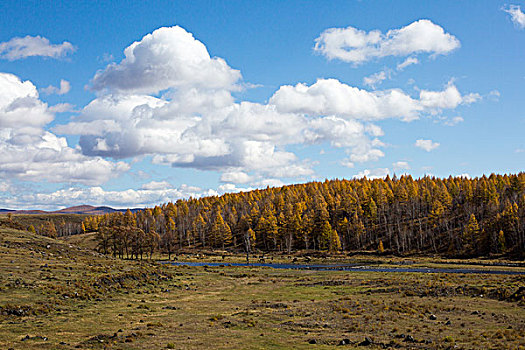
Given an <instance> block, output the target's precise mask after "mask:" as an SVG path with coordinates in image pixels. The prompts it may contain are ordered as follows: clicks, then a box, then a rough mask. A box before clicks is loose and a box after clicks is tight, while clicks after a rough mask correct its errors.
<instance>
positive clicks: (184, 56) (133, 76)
mask: <svg viewBox="0 0 525 350" xmlns="http://www.w3.org/2000/svg"><path fill="white" fill-rule="evenodd" d="M124 55H125V58H124V59H123V60H122V61H121V62H120V63H119V64H116V63H113V64H110V65H109V66H107V67H106V69H104V70H103V71H100V72H98V73H97V74H96V75H95V77H94V78H93V80H92V88H93V89H94V90H104V89H109V90H113V91H119V92H126V93H146V94H149V93H157V92H159V91H162V90H166V89H169V88H173V87H177V88H191V87H197V88H200V89H227V90H231V89H234V88H235V84H236V83H237V81H238V80H239V79H241V74H240V72H239V71H238V70H234V69H232V68H230V67H229V66H228V64H227V63H226V61H224V60H223V59H222V58H217V57H214V58H212V57H210V54H209V53H208V50H207V49H206V46H204V44H203V43H201V42H200V41H198V40H196V39H195V38H194V37H193V35H192V34H191V33H188V32H187V31H186V30H184V29H183V28H181V27H179V26H175V27H170V28H168V27H163V28H159V29H157V30H155V31H154V32H153V33H151V34H148V35H146V36H145V37H143V38H142V40H141V41H137V42H134V43H133V44H131V45H130V46H128V47H127V48H126V49H125V50H124Z"/></svg>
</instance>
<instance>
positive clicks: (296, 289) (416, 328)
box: [0, 228, 525, 349]
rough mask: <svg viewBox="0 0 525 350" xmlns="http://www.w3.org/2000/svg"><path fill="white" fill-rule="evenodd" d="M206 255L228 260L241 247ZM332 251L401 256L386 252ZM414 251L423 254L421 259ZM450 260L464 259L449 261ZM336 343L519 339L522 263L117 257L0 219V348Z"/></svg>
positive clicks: (468, 343) (524, 337)
mask: <svg viewBox="0 0 525 350" xmlns="http://www.w3.org/2000/svg"><path fill="white" fill-rule="evenodd" d="M80 243H81V242H80ZM178 258H179V259H182V258H183V257H182V256H180V255H179V257H178ZM205 259H209V260H210V261H211V260H215V261H223V262H224V263H227V262H229V261H237V260H236V259H242V256H238V255H231V254H226V255H225V256H221V255H217V256H215V257H206V258H205ZM270 259H271V258H270ZM275 259H276V260H277V259H285V257H283V256H280V257H277V256H276V257H275ZM297 259H299V260H301V261H303V260H306V257H297ZM312 259H313V260H312V261H313V262H316V261H317V260H315V259H320V257H319V258H315V257H312ZM330 259H332V258H330ZM333 259H334V260H333V261H336V260H337V259H344V260H345V261H346V262H352V261H354V262H355V261H357V262H362V261H364V260H367V261H375V262H376V263H377V264H386V263H388V262H389V261H390V260H392V262H393V263H396V264H397V263H406V262H407V260H406V259H404V258H403V259H402V258H392V257H386V256H383V257H380V258H377V257H373V256H359V257H349V256H344V257H343V256H339V258H336V257H334V258H333ZM205 261H206V260H205ZM412 262H413V264H414V265H421V266H424V265H428V264H430V263H431V260H425V259H421V260H418V259H412ZM460 262H461V263H463V264H466V263H469V261H457V262H454V263H460ZM472 262H475V263H477V264H481V263H482V261H472ZM471 267H472V266H471ZM474 267H475V268H487V267H482V266H479V265H475V266H474ZM506 269H512V270H514V271H523V270H524V268H523V267H506ZM337 345H341V346H342V347H343V348H349V349H351V348H360V349H362V348H371V349H382V348H402V349H448V348H462V349H472V348H474V349H519V348H523V347H525V275H475V274H468V275H467V274H441V273H440V274H423V273H381V272H376V273H370V272H343V271H311V270H277V269H272V268H263V267H228V266H222V267H221V266H216V267H210V266H203V267H189V266H172V265H168V264H159V263H155V262H153V261H149V260H142V261H140V260H139V261H136V260H122V259H116V258H113V257H112V255H111V254H109V255H104V254H101V253H99V252H96V251H93V250H91V249H89V248H82V247H78V246H76V245H74V243H73V242H71V241H69V239H68V241H63V240H62V241H61V240H56V239H52V238H47V237H42V236H40V235H36V234H32V233H29V232H24V231H18V230H14V229H5V228H2V229H0V348H2V349H287V348H288V349H328V348H333V347H334V346H337Z"/></svg>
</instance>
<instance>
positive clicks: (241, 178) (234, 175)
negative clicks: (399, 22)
mask: <svg viewBox="0 0 525 350" xmlns="http://www.w3.org/2000/svg"><path fill="white" fill-rule="evenodd" d="M252 180H253V178H252V177H251V176H250V175H248V174H246V173H245V172H242V171H231V172H226V173H223V174H222V175H221V182H230V183H236V184H244V183H248V182H250V181H252Z"/></svg>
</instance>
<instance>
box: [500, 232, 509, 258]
mask: <svg viewBox="0 0 525 350" xmlns="http://www.w3.org/2000/svg"><path fill="white" fill-rule="evenodd" d="M498 249H499V251H500V252H501V253H505V251H506V250H507V247H506V244H505V234H504V233H503V230H500V231H499V233H498Z"/></svg>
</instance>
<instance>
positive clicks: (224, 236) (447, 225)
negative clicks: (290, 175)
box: [82, 172, 525, 258]
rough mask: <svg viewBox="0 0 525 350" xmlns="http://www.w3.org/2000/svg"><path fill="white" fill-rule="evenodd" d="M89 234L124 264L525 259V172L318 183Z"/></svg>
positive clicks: (115, 222)
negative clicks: (380, 257) (375, 254)
mask: <svg viewBox="0 0 525 350" xmlns="http://www.w3.org/2000/svg"><path fill="white" fill-rule="evenodd" d="M82 230H84V231H86V232H96V239H97V242H98V248H99V250H100V251H101V252H103V253H106V254H113V255H114V256H119V257H122V258H142V257H144V256H148V255H149V256H151V255H152V254H153V252H155V251H157V250H160V251H161V252H162V253H166V254H168V255H169V256H170V257H171V255H172V254H173V253H176V252H177V251H179V250H180V249H188V248H196V249H220V250H230V251H236V252H242V251H243V252H256V251H260V252H270V251H276V252H286V253H292V252H295V251H297V250H305V249H306V250H315V251H327V252H353V251H365V250H368V251H370V250H373V251H379V252H380V253H382V252H386V253H392V254H411V253H429V254H440V255H446V256H454V257H475V256H485V255H489V254H505V255H508V256H514V257H517V258H523V256H524V252H525V173H523V172H522V173H519V174H511V175H495V174H492V175H490V176H482V177H478V178H467V177H452V176H451V177H448V178H436V177H429V176H426V177H423V178H419V179H413V178H412V177H411V176H409V175H408V176H405V175H404V176H401V177H399V178H398V177H396V176H394V177H389V176H387V177H386V178H384V179H367V178H362V179H353V180H326V181H324V182H309V183H305V184H295V185H288V186H283V187H279V188H266V189H261V190H253V191H250V192H240V193H228V194H224V195H222V196H213V197H205V198H189V199H186V200H178V201H176V202H175V203H171V202H170V203H166V204H163V205H159V206H155V207H154V208H148V209H144V210H142V211H138V212H136V213H132V212H131V211H129V210H128V211H127V212H126V213H113V214H105V215H99V216H90V217H87V218H86V219H85V220H84V222H83V223H82Z"/></svg>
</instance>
